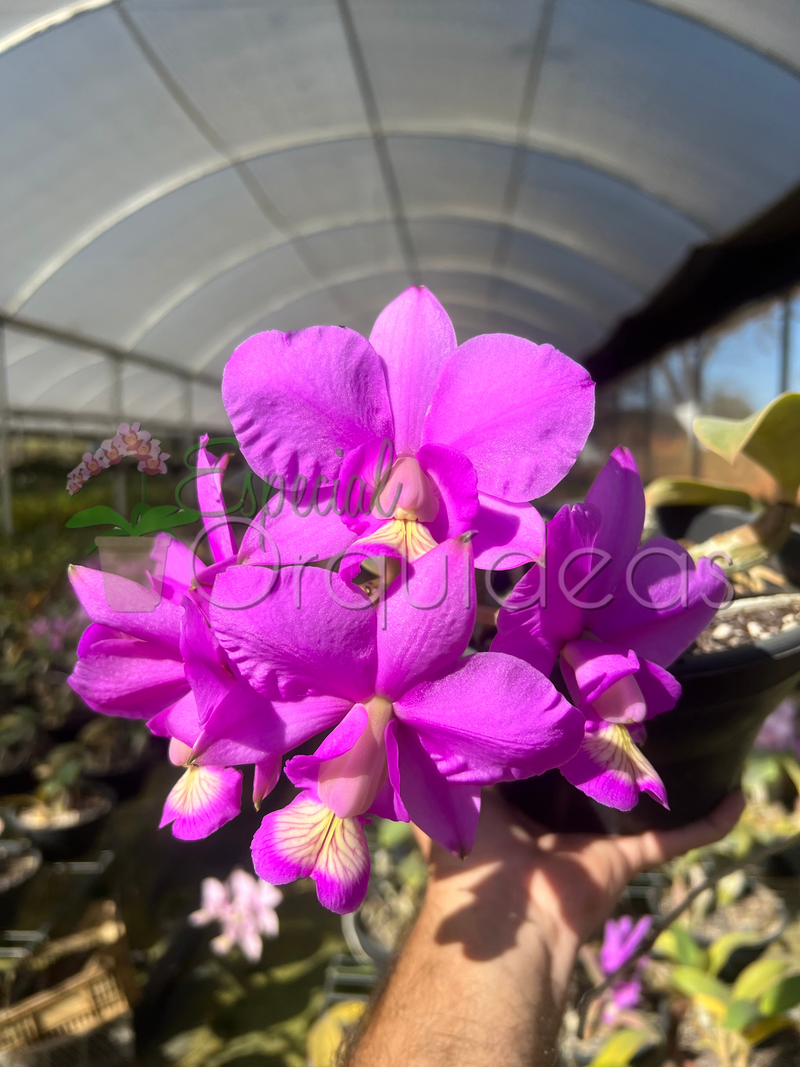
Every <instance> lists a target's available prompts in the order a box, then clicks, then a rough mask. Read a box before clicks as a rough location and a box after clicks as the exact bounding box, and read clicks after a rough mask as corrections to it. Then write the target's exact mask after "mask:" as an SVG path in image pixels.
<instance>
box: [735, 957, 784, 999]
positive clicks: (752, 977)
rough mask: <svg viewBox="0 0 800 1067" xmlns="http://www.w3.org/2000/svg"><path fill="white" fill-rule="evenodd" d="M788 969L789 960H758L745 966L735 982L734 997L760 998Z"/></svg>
mask: <svg viewBox="0 0 800 1067" xmlns="http://www.w3.org/2000/svg"><path fill="white" fill-rule="evenodd" d="M788 969H789V964H788V961H787V960H756V961H755V963H751V964H749V965H748V966H747V967H745V969H744V970H743V971H742V973H741V974H740V975H739V977H738V978H737V979H736V981H735V982H734V984H733V999H734V1000H755V1001H758V1000H760V999H761V997H763V996H764V994H765V993H766V992H767V991H768V990H769V989H771V988H772V987H773V986H774V985H775V984H776V982H779V981H780V980H781V978H783V976H784V974H786V972H787V970H788Z"/></svg>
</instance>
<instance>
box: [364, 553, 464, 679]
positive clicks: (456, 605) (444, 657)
mask: <svg viewBox="0 0 800 1067" xmlns="http://www.w3.org/2000/svg"><path fill="white" fill-rule="evenodd" d="M472 574H473V571H472V551H471V549H470V545H469V539H468V538H460V537H456V538H453V539H452V540H450V541H446V542H445V543H444V544H442V545H438V546H437V547H436V548H434V549H433V550H432V551H430V552H428V553H427V555H425V556H423V557H422V559H419V560H417V562H416V563H415V564H414V567H413V572H412V573H409V569H406V568H404V570H403V571H401V573H400V575H399V577H398V578H396V579H395V581H394V582H393V583H392V585H391V586H390V587H389V590H388V593H387V596H386V600H385V602H384V603H383V604H381V605H380V608H379V611H380V614H381V620H382V621H381V623H380V624H379V625H378V628H377V651H378V671H377V677H376V680H375V692H376V693H379V694H380V695H381V696H386V697H388V698H389V699H394V698H395V697H397V696H399V695H400V694H401V693H403V692H405V691H406V690H408V689H410V688H411V687H412V686H413V685H415V684H416V682H418V681H419V680H420V679H422V678H426V677H430V676H432V675H433V674H435V673H437V672H438V671H441V670H442V669H443V668H445V667H446V666H448V664H450V663H453V662H454V661H455V660H457V659H458V657H459V656H460V655H461V653H462V652H463V651H464V649H465V648H466V647H467V643H468V642H469V639H470V635H471V634H472V630H473V627H474V625H475V613H476V605H475V596H474V581H473V577H472ZM384 612H385V615H384V614H383V613H384Z"/></svg>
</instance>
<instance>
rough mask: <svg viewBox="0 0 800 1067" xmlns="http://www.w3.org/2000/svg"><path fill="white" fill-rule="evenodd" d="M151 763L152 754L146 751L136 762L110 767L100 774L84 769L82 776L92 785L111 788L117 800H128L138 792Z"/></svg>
mask: <svg viewBox="0 0 800 1067" xmlns="http://www.w3.org/2000/svg"><path fill="white" fill-rule="evenodd" d="M152 764H153V758H152V754H151V753H150V752H149V751H148V752H145V753H144V755H143V756H142V757H141V759H139V760H138V761H137V762H136V763H133V764H126V765H123V766H120V767H112V768H111V769H110V770H108V771H104V772H103V773H102V774H97V773H94V772H92V771H89V770H84V777H85V778H86V780H87V781H89V782H91V783H92V784H93V785H98V784H99V785H102V786H105V787H106V788H108V789H111V790H112V792H113V793H114V795H115V796H116V798H117V800H130V798H131V797H135V796H137V794H138V793H139V791H140V789H141V788H142V785H143V783H144V780H145V777H146V775H147V772H148V771H149V770H150V768H151V766H152Z"/></svg>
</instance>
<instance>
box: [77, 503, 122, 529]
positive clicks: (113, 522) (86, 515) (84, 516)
mask: <svg viewBox="0 0 800 1067" xmlns="http://www.w3.org/2000/svg"><path fill="white" fill-rule="evenodd" d="M65 525H66V526H67V527H68V529H70V530H82V529H83V528H84V527H86V526H118V527H119V528H120V529H121V530H125V531H126V532H128V533H131V532H132V529H133V528H132V526H131V524H130V523H129V522H128V520H127V519H126V518H123V516H122V515H120V513H119V512H118V511H114V509H113V508H107V507H106V506H105V505H104V504H98V505H97V507H94V508H86V509H85V511H79V512H78V514H77V515H72V516H71V517H70V518H69V519H67V521H66V524H65Z"/></svg>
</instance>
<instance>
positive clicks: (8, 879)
mask: <svg viewBox="0 0 800 1067" xmlns="http://www.w3.org/2000/svg"><path fill="white" fill-rule="evenodd" d="M4 866H5V867H6V869H5V870H3V869H2V868H3V867H4ZM41 866H42V854H41V852H39V851H38V850H37V849H32V848H31V847H30V845H29V844H28V842H27V841H2V842H0V930H2V929H7V928H9V927H11V926H12V924H13V922H14V917H15V915H16V913H17V907H18V905H19V902H20V900H21V898H22V895H23V893H24V892H25V889H26V887H27V886H28V884H29V883H30V881H31V879H32V878H34V877H35V876H36V874H38V872H39V869H40V868H41Z"/></svg>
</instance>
